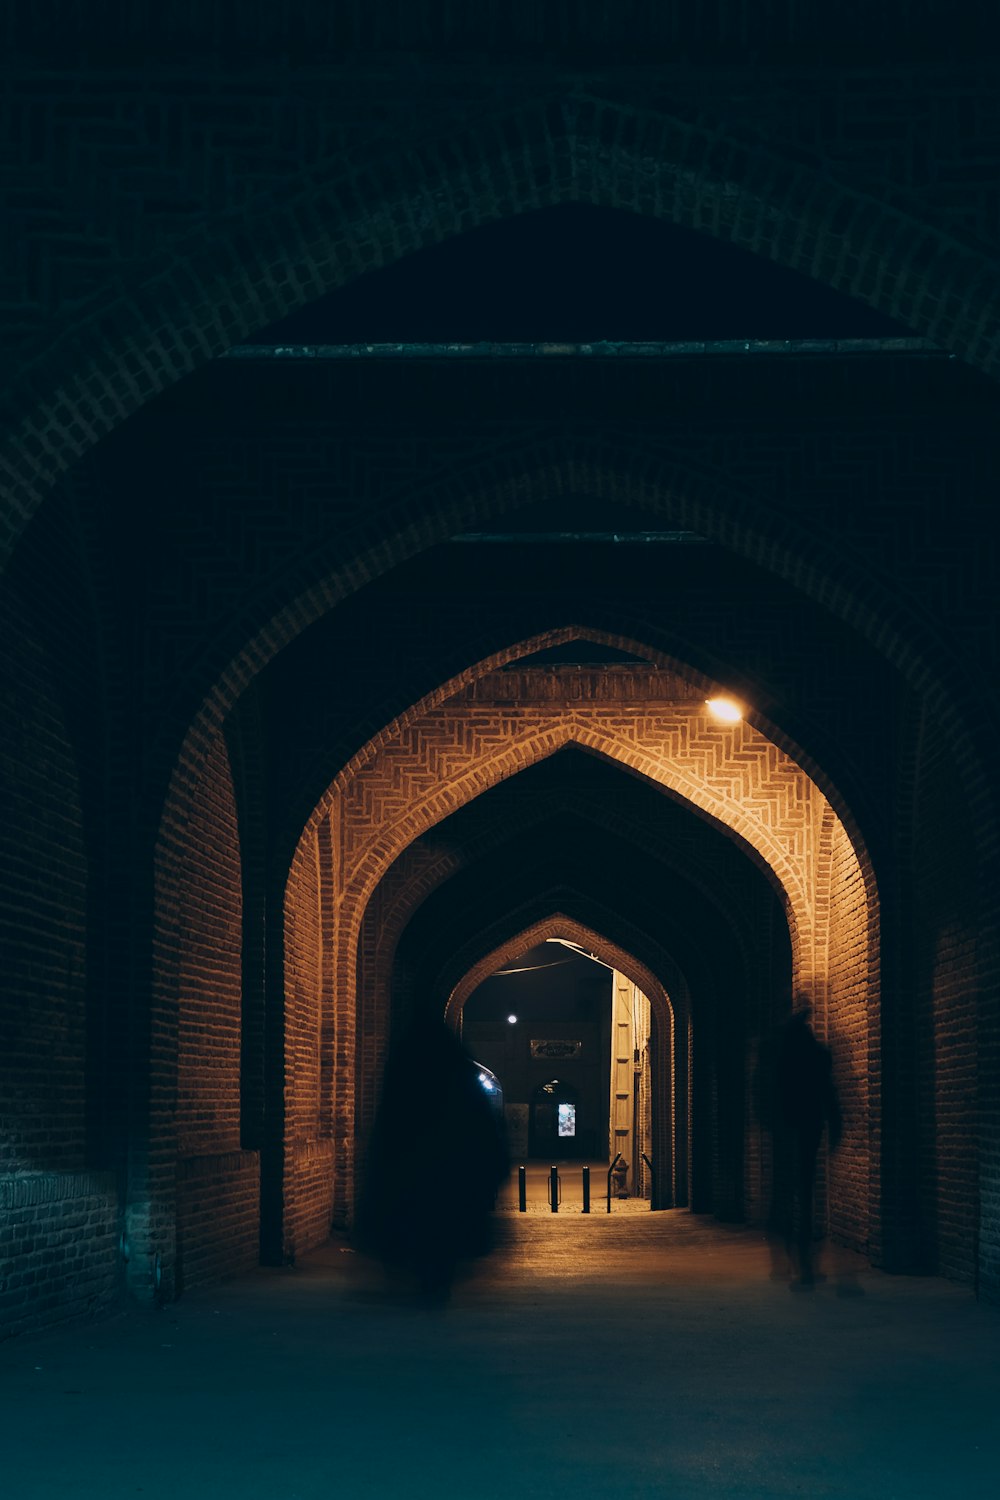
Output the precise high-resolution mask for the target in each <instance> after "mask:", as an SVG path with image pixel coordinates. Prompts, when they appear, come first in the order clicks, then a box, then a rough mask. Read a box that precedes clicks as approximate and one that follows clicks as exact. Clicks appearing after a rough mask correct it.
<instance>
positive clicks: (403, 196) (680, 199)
mask: <svg viewBox="0 0 1000 1500" xmlns="http://www.w3.org/2000/svg"><path fill="white" fill-rule="evenodd" d="M280 187H281V191H280V192H279V191H277V190H274V191H272V192H271V193H270V194H268V195H267V196H266V198H264V199H263V200H261V199H260V198H257V199H254V200H251V201H250V202H249V203H248V204H247V205H246V207H245V208H244V209H243V210H242V211H241V212H240V213H238V214H235V215H232V216H230V217H228V218H221V219H220V221H219V222H217V223H215V224H214V225H213V226H212V232H211V233H210V234H209V235H208V236H206V235H205V234H204V233H203V232H202V230H201V228H200V227H199V229H198V231H197V232H195V233H194V234H192V236H191V238H190V239H188V240H183V239H182V240H180V241H179V242H177V243H175V244H174V245H173V246H172V248H171V253H169V254H164V256H163V258H162V261H161V263H160V264H159V265H157V266H156V267H154V268H153V269H152V270H150V269H149V268H148V267H143V273H142V278H141V280H137V282H136V283H135V284H134V285H129V286H128V287H126V288H125V289H124V290H123V289H121V288H120V287H119V286H117V285H116V286H115V288H114V292H113V294H111V295H110V296H108V297H106V298H104V299H101V300H96V301H95V302H94V303H92V304H91V305H90V307H89V308H88V311H87V314H86V316H85V317H84V318H83V319H80V320H79V321H76V322H69V323H67V325H66V326H63V327H59V328H53V329H52V330H51V334H50V342H49V344H48V346H47V347H45V348H44V350H43V352H42V353H40V354H39V355H38V356H37V357H36V358H35V360H34V362H33V363H32V364H30V365H28V366H27V367H26V368H25V369H24V370H23V371H22V372H21V378H20V382H19V388H18V391H17V392H16V393H13V407H14V411H15V413H17V414H18V415H17V417H16V419H15V422H14V424H13V425H12V430H11V432H10V434H9V435H8V436H7V438H6V439H5V441H4V443H3V447H2V448H0V474H2V475H3V476H4V481H5V483H4V495H3V508H2V514H0V548H2V551H0V556H2V557H3V560H4V561H5V560H6V556H7V555H9V551H10V550H11V548H12V547H13V545H14V544H15V543H16V540H17V537H18V536H19V534H20V532H21V530H22V529H23V527H24V525H26V524H27V522H28V520H30V518H31V516H32V515H33V514H34V511H35V509H36V508H37V506H38V504H39V502H40V500H41V498H42V497H43V495H44V493H45V491H46V490H47V489H48V487H49V486H50V485H51V484H52V482H53V481H54V479H55V478H56V477H57V475H58V474H59V473H60V472H62V471H63V470H64V469H65V468H66V467H68V465H69V464H70V463H72V462H73V461H74V460H75V459H76V458H78V457H79V456H80V455H81V454H82V453H84V452H85V451H86V450H87V449H88V448H89V447H91V446H92V445H93V444H94V443H95V442H97V441H99V440H100V438H101V437H102V436H104V435H105V434H106V433H107V432H109V431H111V430H112V428H113V427H114V426H116V425H117V424H118V423H120V422H121V421H123V420H124V419H125V418H126V417H127V416H128V415H130V413H131V412H133V411H135V410H136V409H138V407H139V406H140V405H142V404H143V403H144V402H145V401H148V400H149V399H151V397H153V396H155V395H156V394H157V393H158V392H160V391H162V390H164V389H165V388H167V387H168V386H169V385H171V384H172V383H174V382H175V381H177V380H179V379H181V378H182V377H183V376H184V375H185V374H187V373H189V372H190V371H191V370H193V369H194V368H196V367H197V366H198V365H199V364H201V363H202V362H204V361H206V360H208V359H212V358H215V357H217V356H218V355H220V354H221V353H223V352H224V351H225V349H226V348H228V347H229V346H230V345H232V344H233V343H234V342H235V341H238V340H239V339H240V338H243V337H246V336H247V335H248V334H250V333H252V332H254V331H256V330H257V329H259V328H261V327H263V326H265V325H266V324H268V323H270V322H273V321H275V320H276V319H278V318H280V317H282V316H283V315H284V314H286V313H288V312H291V311H293V310H294V309H295V308H297V307H300V306H302V305H304V304H305V303H307V302H308V301H310V300H312V299H313V298H315V297H317V296H320V295H322V294H323V293H324V292H326V291H329V290H332V289H333V288H335V287H337V286H340V285H343V284H346V283H347V282H349V281H351V280H352V279H354V278H355V277H356V276H358V275H359V274H361V272H362V271H364V270H368V269H371V268H372V267H373V266H378V265H383V264H387V263H388V262H390V261H391V260H393V259H395V258H397V257H399V256H401V255H404V254H407V253H409V252H412V251H413V250H416V249H419V248H422V247H423V246H425V245H428V244H433V243H435V242H437V241H439V240H441V239H444V238H446V237H448V236H449V235H452V234H456V233H459V232H461V231H462V230H463V229H467V228H470V227H473V226H475V225H478V224H485V223H488V222H490V221H491V220H493V219H497V218H502V217H505V216H508V215H511V214H514V213H519V212H523V211H525V210H528V209H531V208H537V207H543V206H549V205H555V204H559V203H568V202H581V203H593V204H598V205H604V206H609V207H620V208H626V209H630V210H632V211H638V212H641V213H646V214H651V215H654V216H658V217H662V218H667V219H670V220H672V221H674V222H676V223H678V224H682V225H685V226H687V227H690V228H693V229H697V230H701V231H703V232H706V233H710V234H714V235H716V236H718V237H720V238H723V239H727V240H730V241H731V242H732V243H734V244H736V245H739V246H741V247H744V248H746V249H748V250H751V251H753V252H755V253H758V254H763V255H766V256H767V257H769V258H771V259H773V260H775V261H776V262H777V263H779V264H782V265H785V266H787V267H789V268H790V269H793V270H797V271H801V272H803V273H805V274H806V275H809V276H812V277H815V278H816V279H818V280H820V281H822V282H824V283H825V284H826V285H828V286H830V287H832V288H833V289H835V290H838V291H842V292H845V293H846V294H848V295H851V296H857V297H860V298H862V299H863V300H865V301H868V302H870V303H871V305H872V306H874V307H876V308H877V309H879V310H880V311H883V312H885V313H887V314H888V315H889V316H894V317H899V318H901V319H902V320H903V321H904V322H905V323H907V324H908V325H909V326H911V327H913V328H914V329H915V330H917V331H918V332H921V333H926V334H928V335H929V336H931V337H933V338H935V339H936V340H937V341H938V342H940V343H942V344H945V345H946V346H948V347H950V348H952V349H954V350H955V351H956V352H957V353H959V354H961V355H962V356H963V357H964V358H967V359H968V360H970V361H971V362H972V363H975V364H978V365H980V366H982V367H983V368H986V369H989V370H992V369H993V368H994V366H995V363H996V348H995V341H994V340H993V338H992V336H991V335H990V333H989V332H988V330H990V329H991V328H993V327H995V326H996V324H997V323H998V322H1000V317H998V316H997V310H996V303H995V299H996V294H995V292H994V291H993V284H994V277H993V267H992V265H991V263H990V262H989V260H988V259H987V257H986V256H985V255H983V254H982V252H981V251H979V250H978V249H973V248H972V247H971V246H966V245H963V244H960V243H959V242H958V241H956V240H955V239H954V238H953V237H951V236H949V235H947V234H945V233H943V232H942V231H941V230H940V229H938V228H936V227H934V226H932V225H929V224H928V223H927V222H926V221H925V220H923V219H922V218H921V216H920V213H919V210H918V209H917V208H914V209H913V211H912V213H908V212H907V211H906V210H905V209H904V208H901V207H900V206H899V202H900V200H899V195H898V194H894V195H893V200H894V201H890V200H889V195H888V194H887V195H886V196H885V197H878V196H874V195H872V194H870V193H868V192H864V191H862V190H860V189H859V188H856V187H851V186H848V185H847V184H845V183H844V182H843V181H841V180H837V179H835V178H833V177H830V176H827V175H826V174H825V173H824V171H823V169H822V166H821V164H820V163H819V162H816V163H813V164H807V163H806V162H805V161H803V160H802V157H801V153H799V154H797V156H796V158H795V159H792V158H791V157H788V156H783V155H782V154H781V152H780V151H775V150H774V149H773V148H765V147H764V146H763V145H762V144H761V142H760V140H759V139H754V140H753V141H752V142H749V143H748V142H744V141H742V140H740V139H738V138H736V137H735V136H734V135H733V133H732V130H731V127H727V125H726V124H725V123H724V122H723V121H721V120H717V121H701V120H700V121H698V122H697V123H696V122H693V121H691V120H682V119H679V118H677V117H674V116H671V115H667V114H658V113H656V112H654V111H652V110H648V109H646V110H640V109H636V108H635V107H627V106H624V105H621V104H620V103H618V102H615V101H612V100H608V99H600V98H597V97H594V96H593V95H580V96H578V97H573V98H569V99H564V100H561V101H558V100H553V99H551V98H546V99H543V100H536V101H532V102H530V103H528V104H526V105H521V106H520V107H517V108H515V109H513V110H502V111H499V112H497V113H495V114H493V115H487V116H485V117H480V118H478V119H477V120H476V121H475V123H474V124H473V125H471V126H470V127H469V128H468V129H467V130H465V131H464V132H461V131H459V132H456V131H454V130H451V131H449V133H448V136H447V138H446V139H444V138H437V137H435V136H424V137H419V138H415V139H411V140H409V141H407V143H406V145H405V147H403V148H402V149H401V150H398V149H397V150H395V151H393V152H381V153H375V154H372V155H371V157H370V159H369V160H367V161H364V162H361V161H356V162H352V163H351V167H350V169H349V170H345V169H344V168H343V166H342V164H341V162H340V161H339V160H334V161H331V162H329V163H327V164H326V165H325V167H323V166H319V165H316V164H313V165H311V166H310V168H309V169H308V170H307V171H303V172H302V173H301V175H300V177H299V178H298V180H295V179H293V180H292V181H291V182H288V181H285V182H283V183H282V184H281V185H280ZM206 239H207V241H208V248H206ZM873 265H875V266H878V268H879V275H877V276H869V275H867V274H866V273H867V271H868V268H869V267H871V266H873ZM887 268H888V270H887Z"/></svg>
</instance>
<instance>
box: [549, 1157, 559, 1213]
mask: <svg viewBox="0 0 1000 1500" xmlns="http://www.w3.org/2000/svg"><path fill="white" fill-rule="evenodd" d="M549 1202H550V1203H551V1205H552V1212H553V1213H554V1214H557V1213H558V1212H559V1168H558V1167H550V1168H549Z"/></svg>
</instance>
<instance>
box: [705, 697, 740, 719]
mask: <svg viewBox="0 0 1000 1500" xmlns="http://www.w3.org/2000/svg"><path fill="white" fill-rule="evenodd" d="M705 703H706V705H707V706H708V709H709V712H710V713H711V714H712V715H713V717H715V718H716V719H721V721H722V722H723V724H737V723H738V722H739V721H740V719H742V717H743V710H742V708H740V705H739V704H738V703H734V702H733V700H732V698H706V699H705Z"/></svg>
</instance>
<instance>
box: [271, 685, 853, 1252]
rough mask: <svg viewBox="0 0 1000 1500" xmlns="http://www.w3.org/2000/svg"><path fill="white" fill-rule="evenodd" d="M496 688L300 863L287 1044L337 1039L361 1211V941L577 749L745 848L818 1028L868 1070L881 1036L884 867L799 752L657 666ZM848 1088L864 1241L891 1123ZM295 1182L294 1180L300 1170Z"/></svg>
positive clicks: (433, 716) (327, 826)
mask: <svg viewBox="0 0 1000 1500" xmlns="http://www.w3.org/2000/svg"><path fill="white" fill-rule="evenodd" d="M498 675H499V676H500V677H501V679H502V680H500V681H496V680H494V678H491V677H490V675H489V673H488V672H483V673H482V675H480V676H479V677H478V678H477V677H476V676H475V673H474V672H471V673H470V674H469V680H468V681H467V682H466V683H465V684H464V686H462V687H460V688H459V689H458V690H457V691H456V692H454V693H453V695H452V696H451V697H450V698H448V699H447V700H445V701H444V702H436V703H435V704H434V706H431V707H425V706H424V705H417V706H416V707H415V709H414V710H413V711H411V712H409V713H407V714H406V715H404V716H402V718H401V720H400V721H398V722H397V723H396V724H393V725H391V726H389V727H388V728H387V729H386V730H385V731H383V732H382V733H381V734H379V735H378V736H376V737H375V739H374V740H373V741H372V742H370V745H369V746H367V747H366V748H365V751H364V752H363V753H362V754H360V755H359V756H358V757H356V758H355V760H354V762H353V763H352V767H351V768H350V770H349V771H347V770H345V772H344V773H342V774H341V775H340V776H338V777H337V779H336V781H335V782H334V784H333V785H332V786H331V787H330V789H329V791H328V792H327V794H326V795H325V796H324V798H323V799H322V800H321V802H320V804H319V805H318V807H317V808H316V810H315V812H314V814H313V816H312V818H311V819H310V820H309V823H308V824H307V826H306V828H305V830H304V832H303V835H302V838H301V840H300V843H299V847H298V849H297V851H296V855H295V858H294V859H293V861H292V867H291V872H290V876H289V881H288V887H287V891H286V907H285V910H286V919H285V947H286V963H287V965H288V971H289V974H290V975H294V976H295V980H294V983H290V984H289V986H288V987H287V990H286V1006H287V1013H286V1032H287V1035H288V1037H289V1039H291V1038H292V1037H293V1036H294V1037H295V1039H296V1040H295V1045H294V1047H293V1046H291V1045H289V1048H288V1052H289V1056H290V1057H293V1056H295V1055H297V1054H301V1053H302V1051H303V1045H304V1038H306V1037H308V1036H309V1035H310V1034H312V1033H313V1032H315V1034H316V1035H317V1036H318V1035H319V1032H320V1031H321V1030H322V1031H323V1032H324V1033H325V1034H330V1033H332V1034H333V1036H334V1038H335V1041H334V1043H333V1049H332V1050H333V1054H334V1055H335V1058H336V1062H335V1066H334V1067H333V1076H332V1089H331V1094H332V1098H331V1118H330V1121H329V1122H328V1126H327V1128H328V1129H329V1134H330V1141H331V1148H332V1150H333V1154H334V1158H335V1161H336V1176H337V1181H338V1183H339V1185H340V1187H339V1199H340V1203H341V1205H342V1209H343V1211H344V1212H346V1213H349V1211H350V1198H351V1190H350V1177H351V1172H350V1156H351V1150H352V1147H351V1140H352V1131H353V1126H354V1106H353V1089H354V1078H355V1068H354V1057H355V1047H356V1003H357V1001H356V996H357V963H358V941H359V934H360V931H361V923H362V919H363V916H364V912H365V908H366V906H367V903H368V901H369V899H370V897H371V895H372V893H373V891H374V890H375V888H376V886H377V885H378V883H379V881H380V880H381V878H382V877H383V875H384V873H385V871H386V870H387V869H388V868H389V866H390V865H391V864H392V862H393V861H394V860H395V859H396V858H397V857H398V856H399V854H400V853H401V852H402V851H403V850H404V849H405V848H407V846H408V845H409V844H411V843H412V842H413V840H415V839H417V838H419V837H420V836H421V835H422V833H424V832H425V831H426V830H428V829H429V828H431V827H433V826H434V825H435V824H437V823H439V822H440V821H441V820H442V819H443V818H445V817H446V816H448V815H449V814H450V813H451V812H454V811H455V810H457V809H458V808H459V807H461V806H463V805H465V804H467V803H468V802H469V801H470V800H472V799H474V798H475V797H476V796H478V795H479V794H480V793H482V792H483V791H485V790H486V789H487V788H489V787H490V786H493V785H496V784H498V783H499V782H500V781H503V780H505V779H507V778H509V777H512V776H515V775H516V774H517V773H518V771H520V770H522V769H524V768H525V767H527V766H529V765H531V764H532V763H535V762H537V761H538V760H540V759H543V758H545V757H547V756H551V755H553V754H555V753H556V752H557V751H558V750H560V749H561V748H563V747H565V746H570V745H573V746H577V747H580V748H582V749H584V750H586V751H589V752H590V753H593V754H596V755H598V756H601V757H603V758H605V759H607V760H609V761H611V762H615V763H617V764H618V765H620V766H621V767H622V768H623V769H625V770H627V771H630V772H632V773H633V774H637V775H639V776H640V777H642V778H644V779H645V780H647V781H648V782H649V783H650V784H652V785H654V786H656V787H658V788H659V789H660V790H661V791H662V792H663V793H664V794H665V795H668V796H670V797H672V798H674V799H677V800H680V801H681V802H683V803H684V804H685V805H687V806H689V807H690V808H691V810H692V811H693V812H694V813H696V814H697V815H698V816H701V817H703V818H707V819H708V820H709V821H711V822H712V823H714V824H715V825H716V826H717V827H718V828H720V829H721V830H723V831H724V832H725V833H726V834H727V835H728V837H729V838H731V839H734V840H736V841H737V842H738V843H739V844H740V845H741V847H743V848H744V850H745V852H746V853H747V855H748V857H751V858H752V859H754V860H755V862H757V863H758V864H759V865H760V866H761V868H763V869H765V871H767V872H768V873H769V878H770V879H771V880H772V881H773V882H774V884H775V885H776V887H777V888H778V889H779V890H780V893H781V897H782V900H783V903H784V907H785V911H786V915H787V920H788V924H789V929H790V933H791V938H792V955H793V984H794V987H795V988H796V989H797V990H800V991H805V992H807V993H808V994H809V995H810V997H811V999H812V1001H813V1004H814V1006H815V1008H816V1012H817V1017H818V1021H819V1025H820V1028H821V1030H823V1031H825V1032H828V1033H829V1034H830V1035H831V1037H832V1039H833V1040H834V1041H835V1042H838V1043H839V1038H840V1037H841V1036H843V1037H845V1038H848V1039H849V1042H850V1048H851V1050H852V1053H853V1052H854V1051H855V1050H860V1051H863V1055H864V1057H865V1059H866V1062H867V1057H868V1051H869V1044H870V1041H871V1037H872V1034H873V1031H874V1030H875V1029H876V1028H877V990H876V976H877V971H878V955H877V948H876V946H875V943H874V932H875V924H874V922H873V919H872V914H873V911H875V910H877V894H876V892H875V889H874V883H873V880H872V876H871V870H870V862H869V861H868V860H867V857H866V855H865V853H864V849H863V846H862V847H861V849H860V852H859V850H858V849H857V848H856V845H855V841H854V840H852V837H851V836H849V834H848V831H847V828H846V827H845V826H844V824H843V822H842V821H841V819H840V818H839V817H838V816H837V814H836V813H835V812H834V810H833V808H832V806H831V804H830V803H829V801H828V800H827V798H826V797H825V796H824V795H823V793H822V792H821V791H820V789H819V787H818V786H817V785H816V783H815V782H814V781H813V780H812V779H811V778H810V777H809V776H808V775H807V774H806V772H805V771H804V770H803V769H802V768H801V767H800V766H798V765H797V764H796V763H795V762H794V761H793V760H792V759H791V757H790V756H788V755H787V754H786V753H785V752H784V751H783V750H781V749H779V748H778V747H777V746H776V745H775V744H774V743H773V742H771V741H770V740H769V739H768V738H767V737H766V735H765V734H764V733H763V732H762V731H761V730H760V729H758V728H756V727H754V725H752V724H751V723H749V722H748V721H747V720H745V719H743V720H741V721H740V722H738V723H737V724H728V725H723V724H719V723H716V722H715V721H713V720H712V718H711V716H710V715H709V713H708V712H707V710H706V707H705V704H704V701H703V692H702V689H700V688H696V687H694V686H693V685H692V684H691V683H690V682H689V681H686V680H684V679H683V678H681V677H679V676H678V675H677V674H675V673H668V672H665V671H661V670H658V669H650V671H649V673H648V674H646V679H645V680H644V681H643V685H642V690H641V692H639V693H638V694H637V691H636V682H635V676H634V674H630V673H627V672H625V671H624V670H623V669H616V668H608V669H606V670H595V671H594V672H590V673H588V672H586V671H582V670H577V671H575V672H574V673H573V674H572V675H573V682H572V686H570V684H569V683H568V682H561V681H560V677H559V672H558V670H554V669H549V670H546V671H543V672H538V671H535V672H533V671H532V670H531V668H530V667H525V668H521V669H520V670H517V669H516V668H513V667H508V668H507V670H506V671H504V672H503V673H502V674H498ZM626 684H627V685H626ZM854 838H855V840H856V839H857V835H855V836H854ZM312 913H322V916H321V917H317V916H313V915H311V914H312ZM311 1068H312V1064H310V1069H311ZM310 1076H311V1073H310ZM851 1076H852V1078H853V1079H854V1080H855V1081H854V1083H853V1084H852V1095H851V1105H852V1111H851V1117H850V1118H851V1128H850V1132H849V1138H848V1139H845V1142H844V1147H843V1149H842V1151H841V1153H840V1154H839V1157H838V1161H837V1164H836V1169H835V1171H834V1173H833V1174H832V1177H831V1203H832V1205H833V1218H834V1221H835V1223H836V1227H837V1229H838V1232H841V1233H843V1234H844V1235H845V1236H846V1237H849V1238H851V1239H852V1240H855V1241H857V1240H859V1239H866V1238H867V1233H866V1226H867V1224H868V1220H869V1217H870V1196H869V1195H870V1186H871V1179H872V1176H873V1174H874V1169H873V1164H872V1161H871V1153H870V1150H869V1120H870V1119H871V1118H873V1117H874V1116H875V1114H876V1113H877V1089H878V1079H877V1075H876V1076H874V1077H873V1076H872V1075H871V1074H870V1073H869V1072H868V1071H867V1069H866V1070H865V1071H864V1072H863V1073H862V1072H858V1073H857V1074H856V1075H854V1074H852V1075H851ZM291 1093H292V1095H293V1096H294V1094H295V1082H294V1078H293V1080H292V1088H291ZM286 1170H288V1171H289V1172H290V1173H291V1178H290V1179H289V1185H290V1183H291V1181H293V1180H294V1177H295V1175H296V1174H295V1169H294V1164H293V1163H287V1165H286ZM292 1196H294V1188H293V1189H292ZM335 1204H336V1200H335Z"/></svg>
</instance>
